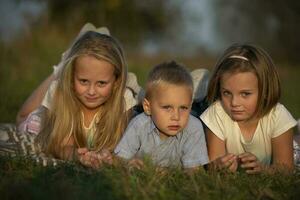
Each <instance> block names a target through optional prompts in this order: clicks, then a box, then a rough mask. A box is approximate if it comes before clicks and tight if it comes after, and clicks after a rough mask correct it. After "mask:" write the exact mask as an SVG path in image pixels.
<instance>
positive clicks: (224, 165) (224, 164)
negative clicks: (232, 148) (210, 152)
mask: <svg viewBox="0 0 300 200" xmlns="http://www.w3.org/2000/svg"><path fill="white" fill-rule="evenodd" d="M213 165H215V166H216V168H217V169H228V170H229V171H231V172H235V171H236V170H237V168H238V157H237V156H236V155H234V154H231V153H228V154H225V155H224V156H221V157H219V158H217V159H216V160H214V161H213Z"/></svg>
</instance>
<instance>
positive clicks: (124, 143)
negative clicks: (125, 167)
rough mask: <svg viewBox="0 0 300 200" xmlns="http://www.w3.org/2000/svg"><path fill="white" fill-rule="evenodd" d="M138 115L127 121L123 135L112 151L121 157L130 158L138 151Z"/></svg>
mask: <svg viewBox="0 0 300 200" xmlns="http://www.w3.org/2000/svg"><path fill="white" fill-rule="evenodd" d="M138 122H139V121H138V116H137V117H135V118H133V120H132V121H131V122H130V123H129V125H128V127H127V129H126V130H125V133H124V134H123V137H122V138H121V140H120V142H119V144H118V145H117V147H116V148H115V150H114V153H115V154H116V155H117V156H118V157H121V158H123V159H131V158H132V157H134V155H135V154H136V153H137V152H138V150H139V148H140V146H141V144H140V139H139V135H138V134H139V131H138V130H140V127H139V125H138V124H139V123H138Z"/></svg>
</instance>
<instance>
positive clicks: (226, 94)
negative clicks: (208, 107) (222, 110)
mask: <svg viewBox="0 0 300 200" xmlns="http://www.w3.org/2000/svg"><path fill="white" fill-rule="evenodd" d="M222 95H223V96H229V95H230V92H228V91H223V92H222Z"/></svg>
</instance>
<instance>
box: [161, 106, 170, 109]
mask: <svg viewBox="0 0 300 200" xmlns="http://www.w3.org/2000/svg"><path fill="white" fill-rule="evenodd" d="M162 109H164V110H170V109H171V106H168V105H166V106H162Z"/></svg>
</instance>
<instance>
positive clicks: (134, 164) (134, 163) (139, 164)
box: [128, 158, 144, 169]
mask: <svg viewBox="0 0 300 200" xmlns="http://www.w3.org/2000/svg"><path fill="white" fill-rule="evenodd" d="M128 166H129V169H133V168H136V169H142V168H143V167H144V162H143V161H142V160H140V159H138V158H133V159H131V160H130V161H129V162H128Z"/></svg>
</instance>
